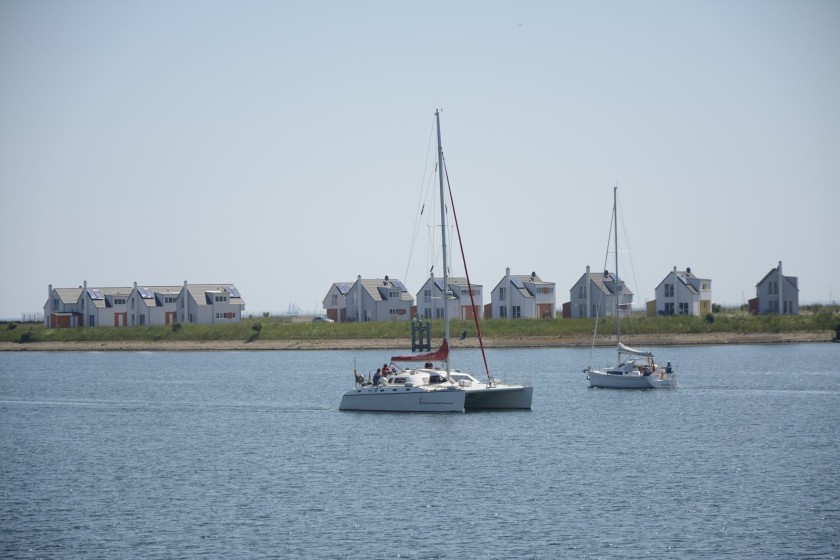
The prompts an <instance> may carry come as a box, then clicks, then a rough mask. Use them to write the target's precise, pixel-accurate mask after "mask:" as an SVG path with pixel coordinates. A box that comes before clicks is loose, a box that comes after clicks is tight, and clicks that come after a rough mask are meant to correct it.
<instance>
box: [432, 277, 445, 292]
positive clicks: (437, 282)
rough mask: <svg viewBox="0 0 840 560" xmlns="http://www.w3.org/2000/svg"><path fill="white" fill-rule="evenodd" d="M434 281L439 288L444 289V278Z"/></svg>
mask: <svg viewBox="0 0 840 560" xmlns="http://www.w3.org/2000/svg"><path fill="white" fill-rule="evenodd" d="M434 282H435V286H437V289H438V290H440V291H441V292H442V291H443V280H435V281H434Z"/></svg>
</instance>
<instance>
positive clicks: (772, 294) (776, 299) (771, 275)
mask: <svg viewBox="0 0 840 560" xmlns="http://www.w3.org/2000/svg"><path fill="white" fill-rule="evenodd" d="M755 296H756V298H757V299H758V309H757V311H758V313H759V314H761V315H768V314H780V315H799V279H798V278H797V277H795V276H785V275H784V274H782V261H779V266H778V267H776V268H773V269H771V270H770V272H768V273H767V274H766V275H765V276H764V278H762V279H761V281H760V282H759V283H758V284H756V285H755Z"/></svg>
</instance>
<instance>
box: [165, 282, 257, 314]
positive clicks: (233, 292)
mask: <svg viewBox="0 0 840 560" xmlns="http://www.w3.org/2000/svg"><path fill="white" fill-rule="evenodd" d="M175 305H176V308H177V312H178V321H180V322H182V323H198V324H201V325H212V324H217V323H238V322H239V321H240V320H241V319H242V311H243V310H244V309H245V300H243V299H242V295H241V294H240V293H239V290H238V289H237V288H236V286H234V285H233V284H189V283H187V282H186V281H184V287H183V288H181V291H180V293H179V294H178V298H177V300H176V304H175Z"/></svg>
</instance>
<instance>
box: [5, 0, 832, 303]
mask: <svg viewBox="0 0 840 560" xmlns="http://www.w3.org/2000/svg"><path fill="white" fill-rule="evenodd" d="M838 29H840V2H836V1H835V0H790V1H779V0H739V1H736V2H732V1H728V0H727V1H716V0H710V1H683V0H676V1H675V0H662V1H659V0H650V1H647V0H646V1H640V2H625V1H594V2H583V1H580V2H569V1H562V0H561V1H550V2H549V1H545V2H541V1H510V2H503V1H475V2H470V1H456V2H450V1H446V2H438V1H430V2H410V3H409V2H387V1H378V2H370V1H365V0H361V1H358V2H338V1H336V2H323V1H314V2H285V1H270V2H262V1H245V2H220V1H212V0H210V1H205V0H201V1H197V0H196V1H192V0H183V1H175V2H163V1H159V0H153V1H151V2H112V1H110V0H101V1H100V0H79V1H76V2H63V1H59V0H49V1H47V0H5V1H4V2H1V3H0V318H10V319H19V318H20V317H21V316H22V314H31V313H39V312H42V309H43V306H44V303H45V302H46V300H47V293H48V286H49V285H53V286H54V287H75V286H80V285H82V283H83V282H84V281H87V282H88V285H89V286H101V287H111V286H132V285H133V283H134V282H137V283H138V284H139V285H141V286H143V285H145V286H157V285H182V284H183V282H184V281H189V282H192V283H216V282H232V283H234V284H235V285H236V286H237V287H238V288H239V290H240V292H241V293H242V295H243V297H244V299H245V301H246V311H245V312H246V314H248V313H255V314H256V313H261V312H271V313H286V312H288V311H289V310H294V309H299V310H300V311H301V312H323V308H322V302H323V299H324V298H325V296H326V294H327V292H328V290H329V288H330V286H331V285H332V283H333V282H342V281H350V282H352V281H354V280H355V279H356V278H357V277H358V276H362V277H363V278H383V277H384V276H385V275H388V276H389V277H391V278H397V279H400V280H402V281H403V282H404V283H405V285H406V287H407V288H408V290H409V291H410V292H412V294H416V291H417V290H418V289H419V288H420V287H421V286H422V284H423V283H424V282H425V281H426V279H427V278H428V274H429V270H430V267H431V266H432V265H433V264H435V257H434V256H433V254H432V253H430V252H429V251H427V246H428V245H431V244H432V243H431V241H430V240H431V237H430V233H429V232H430V231H433V230H434V229H435V227H434V224H433V223H430V222H428V220H429V216H430V214H435V213H434V212H429V211H428V210H424V212H423V215H422V216H421V215H420V208H422V207H423V205H424V204H429V205H433V204H434V203H435V201H434V200H433V196H434V195H431V194H429V192H430V191H431V190H433V189H429V188H428V186H429V178H430V176H431V171H432V170H430V168H429V167H428V166H429V164H428V156H429V150H430V141H431V140H432V136H431V135H432V127H433V122H434V112H435V110H436V109H438V108H440V109H441V110H442V113H441V128H442V137H443V149H444V153H445V160H446V167H447V171H448V174H449V180H450V183H451V186H452V191H453V195H454V200H455V210H456V211H457V215H458V220H459V224H460V228H461V234H462V241H463V244H464V250H465V253H466V260H467V265H468V267H469V275H470V279H471V280H472V282H473V283H474V284H480V285H483V286H484V294H485V296H484V299H485V303H489V300H490V291H491V290H492V288H493V287H495V285H496V284H497V283H498V282H499V281H500V280H501V279H502V278H503V277H504V275H505V270H506V269H507V268H508V267H509V268H510V269H511V273H512V274H530V273H531V272H532V271H533V272H536V273H537V274H538V275H539V276H540V277H541V278H542V279H543V280H544V281H549V282H555V284H556V294H557V306H558V308H559V307H560V306H561V305H562V303H563V302H565V301H568V300H569V290H570V289H571V287H572V285H573V284H574V283H575V282H576V281H577V280H578V279H579V278H580V277H581V276H582V275H583V273H584V272H585V268H586V266H587V265H590V266H591V267H592V269H593V270H595V271H599V270H601V269H602V268H603V267H604V263H605V257H606V251H607V244H606V243H607V238H608V234H609V227H610V215H611V211H612V191H613V187H615V186H617V187H618V193H619V194H618V197H619V207H620V221H621V224H622V228H623V234H622V240H620V244H621V250H620V253H621V255H622V262H624V260H625V258H627V259H630V262H631V264H630V265H628V266H626V267H625V266H624V265H622V267H621V269H620V271H621V272H622V273H621V275H622V276H623V277H624V279H625V280H626V282H627V283H628V285H629V286H630V287H631V289H633V291H634V292H635V293H636V301H635V303H636V304H637V305H639V304H641V303H643V302H644V301H647V300H651V299H653V298H654V290H655V288H656V286H657V285H658V284H659V283H660V282H661V281H662V279H664V278H665V276H666V275H667V274H668V273H669V272H670V271H671V270H672V269H673V267H675V266H676V267H677V268H678V269H680V270H684V269H685V268H686V267H691V269H692V272H693V273H694V274H696V275H698V276H700V277H702V278H708V279H711V281H712V301H713V302H714V303H719V304H722V305H739V304H742V303H745V302H746V301H747V300H748V299H750V298H752V297H755V285H756V283H758V281H759V280H761V279H762V278H763V277H764V275H765V274H767V273H768V272H769V271H770V270H771V269H772V268H774V267H775V266H776V265H777V264H778V262H779V261H782V262H783V270H784V273H785V274H786V275H789V276H796V277H797V278H798V279H799V290H800V291H799V299H800V304H808V303H830V302H831V301H836V300H838V299H840V256H838V255H840V250H838V248H837V246H838V244H837V240H838V232H840V188H838V186H840V185H838V182H839V181H840V93H839V92H840V33H838V32H837V30H838ZM432 151H434V149H433V148H432ZM430 197H432V198H430ZM623 239H626V242H625V241H624V240H623ZM457 256H458V254H457V253H456V257H457ZM607 268H612V267H611V266H607ZM435 270H437V271H441V270H442V268H441V265H439V264H438V265H437V266H436V268H435ZM624 271H627V272H624ZM452 274H453V275H455V276H463V270H462V267H461V265H460V264H459V263H458V262H455V263H453V265H452ZM438 275H440V272H438Z"/></svg>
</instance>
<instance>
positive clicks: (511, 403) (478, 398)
mask: <svg viewBox="0 0 840 560" xmlns="http://www.w3.org/2000/svg"><path fill="white" fill-rule="evenodd" d="M464 393H466V397H467V398H466V400H465V401H464V407H465V408H466V409H467V410H504V409H522V410H530V409H531V398H532V397H533V394H534V388H533V387H531V386H522V385H517V386H510V387H466V388H464Z"/></svg>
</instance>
